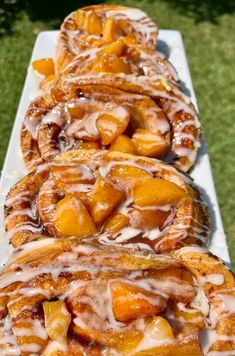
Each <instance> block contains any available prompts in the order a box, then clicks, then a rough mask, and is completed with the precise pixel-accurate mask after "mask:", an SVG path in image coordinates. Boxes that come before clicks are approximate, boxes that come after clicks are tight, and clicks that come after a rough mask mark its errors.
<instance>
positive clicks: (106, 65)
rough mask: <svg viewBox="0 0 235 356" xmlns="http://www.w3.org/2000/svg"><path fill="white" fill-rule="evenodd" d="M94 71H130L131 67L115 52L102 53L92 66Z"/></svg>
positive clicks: (126, 72)
mask: <svg viewBox="0 0 235 356" xmlns="http://www.w3.org/2000/svg"><path fill="white" fill-rule="evenodd" d="M92 71H94V72H98V73H100V72H102V73H125V74H130V73H131V67H130V66H129V64H128V63H127V62H124V60H123V59H122V58H120V57H118V56H116V55H115V54H111V53H104V54H103V55H102V56H101V57H100V58H99V60H98V61H97V62H96V63H95V64H94V66H93V67H92Z"/></svg>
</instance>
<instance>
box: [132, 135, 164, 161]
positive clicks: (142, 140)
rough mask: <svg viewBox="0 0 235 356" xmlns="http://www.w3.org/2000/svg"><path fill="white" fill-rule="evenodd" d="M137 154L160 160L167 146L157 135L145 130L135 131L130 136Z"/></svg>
mask: <svg viewBox="0 0 235 356" xmlns="http://www.w3.org/2000/svg"><path fill="white" fill-rule="evenodd" d="M132 140H133V142H134V144H135V147H136V150H137V154H138V155H140V156H146V157H155V158H161V157H163V156H164V155H165V153H166V149H167V145H166V143H165V141H164V139H163V138H162V137H161V136H160V135H159V134H157V133H153V132H151V131H148V130H145V129H137V130H136V131H135V133H134V135H133V136H132Z"/></svg>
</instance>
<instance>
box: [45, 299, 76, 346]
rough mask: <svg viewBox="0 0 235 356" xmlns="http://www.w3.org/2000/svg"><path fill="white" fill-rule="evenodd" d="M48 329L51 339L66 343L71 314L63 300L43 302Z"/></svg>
mask: <svg viewBox="0 0 235 356" xmlns="http://www.w3.org/2000/svg"><path fill="white" fill-rule="evenodd" d="M43 310H44V318H45V326H46V331H47V333H48V335H49V337H50V338H51V340H55V341H58V342H60V343H62V344H66V338H67V332H68V328H69V325H70V322H71V315H70V313H69V312H68V310H67V307H66V304H65V302H64V301H62V300H58V301H55V302H44V303H43Z"/></svg>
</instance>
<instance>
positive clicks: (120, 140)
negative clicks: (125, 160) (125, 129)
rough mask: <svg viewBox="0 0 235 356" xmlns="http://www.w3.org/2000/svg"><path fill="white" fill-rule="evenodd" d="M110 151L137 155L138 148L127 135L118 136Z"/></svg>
mask: <svg viewBox="0 0 235 356" xmlns="http://www.w3.org/2000/svg"><path fill="white" fill-rule="evenodd" d="M110 151H118V152H124V153H129V154H133V155H134V154H136V148H135V145H134V143H133V142H132V140H131V139H130V138H129V137H128V136H126V135H120V136H118V137H117V138H116V139H115V140H113V142H112V143H111V146H110Z"/></svg>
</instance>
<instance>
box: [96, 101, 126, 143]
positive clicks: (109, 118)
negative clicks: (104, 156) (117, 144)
mask: <svg viewBox="0 0 235 356" xmlns="http://www.w3.org/2000/svg"><path fill="white" fill-rule="evenodd" d="M115 113H116V114H117V115H116V116H113V115H112V114H109V113H104V114H101V115H100V116H99V117H98V119H97V122H96V126H97V128H98V130H99V132H100V136H101V142H102V144H103V145H109V144H110V143H111V142H112V141H113V140H114V139H115V138H116V137H117V136H119V135H120V134H122V133H123V132H124V131H125V130H126V128H127V125H128V123H129V120H130V116H129V114H128V112H127V111H126V110H125V109H124V108H122V107H120V108H116V110H115V109H114V114H115Z"/></svg>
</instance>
